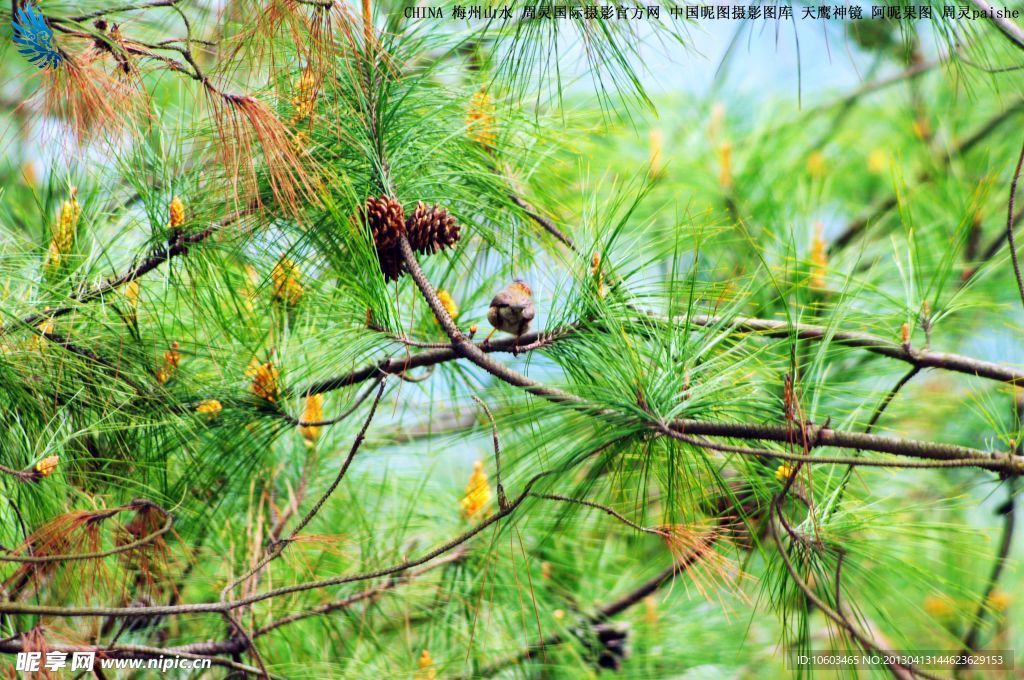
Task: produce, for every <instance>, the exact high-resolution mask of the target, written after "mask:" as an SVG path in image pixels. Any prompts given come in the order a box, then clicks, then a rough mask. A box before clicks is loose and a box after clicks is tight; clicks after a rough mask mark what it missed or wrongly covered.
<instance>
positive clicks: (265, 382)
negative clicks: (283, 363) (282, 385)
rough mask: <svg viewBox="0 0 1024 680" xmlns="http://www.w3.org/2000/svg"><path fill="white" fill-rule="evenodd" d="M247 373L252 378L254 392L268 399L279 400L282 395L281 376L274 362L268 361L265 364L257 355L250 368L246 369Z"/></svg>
mask: <svg viewBox="0 0 1024 680" xmlns="http://www.w3.org/2000/svg"><path fill="white" fill-rule="evenodd" d="M245 375H246V376H248V377H250V378H252V386H251V389H252V393H253V394H255V395H256V396H257V397H262V398H263V399H266V400H267V401H277V398H278V396H280V391H279V387H278V377H279V376H278V373H277V368H275V367H274V363H273V362H271V361H268V362H267V363H265V364H264V363H260V361H259V360H258V359H257V358H256V357H253V359H252V362H250V364H249V368H247V369H246V371H245Z"/></svg>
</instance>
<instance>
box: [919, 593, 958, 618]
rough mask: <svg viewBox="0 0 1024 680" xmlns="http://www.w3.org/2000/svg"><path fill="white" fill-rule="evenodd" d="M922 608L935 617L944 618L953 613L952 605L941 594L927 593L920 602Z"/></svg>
mask: <svg viewBox="0 0 1024 680" xmlns="http://www.w3.org/2000/svg"><path fill="white" fill-rule="evenodd" d="M921 604H922V606H923V607H924V610H925V611H926V612H927V613H928V614H930V615H931V616H933V617H935V618H945V617H947V616H949V615H950V614H952V613H953V605H951V604H950V602H949V598H947V597H944V596H941V595H928V596H927V597H925V598H924V601H923V602H922V603H921Z"/></svg>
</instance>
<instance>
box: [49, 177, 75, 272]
mask: <svg viewBox="0 0 1024 680" xmlns="http://www.w3.org/2000/svg"><path fill="white" fill-rule="evenodd" d="M77 193H78V192H77V190H76V189H75V188H74V187H71V196H70V197H69V198H68V200H66V201H64V205H62V206H61V209H60V217H59V218H58V220H57V223H56V224H55V225H54V226H53V235H52V236H51V238H50V250H49V253H48V256H47V260H46V262H47V264H48V265H49V266H51V267H59V266H60V263H61V262H63V260H64V258H65V257H66V256H67V254H68V253H70V252H71V246H72V244H74V242H75V230H76V229H77V227H78V218H79V217H80V216H81V214H82V206H80V205H79V204H78V198H77V197H76V194H77Z"/></svg>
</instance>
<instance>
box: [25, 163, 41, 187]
mask: <svg viewBox="0 0 1024 680" xmlns="http://www.w3.org/2000/svg"><path fill="white" fill-rule="evenodd" d="M21 179H22V181H23V182H25V186H29V187H34V186H36V185H37V184H39V175H38V174H37V173H36V166H35V165H33V164H32V163H25V164H24V165H22V166H21Z"/></svg>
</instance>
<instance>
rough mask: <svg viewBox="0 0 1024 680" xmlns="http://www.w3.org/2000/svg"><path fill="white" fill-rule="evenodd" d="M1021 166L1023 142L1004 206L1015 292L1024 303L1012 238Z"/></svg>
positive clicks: (1023, 286)
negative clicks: (1015, 200) (1014, 208)
mask: <svg viewBox="0 0 1024 680" xmlns="http://www.w3.org/2000/svg"><path fill="white" fill-rule="evenodd" d="M1021 166H1024V144H1022V145H1021V147H1020V157H1019V158H1018V159H1017V167H1016V168H1015V169H1014V171H1013V180H1012V181H1011V182H1010V198H1009V200H1008V201H1007V207H1006V240H1007V242H1008V243H1009V244H1010V261H1011V262H1012V263H1013V275H1014V276H1015V277H1017V292H1019V293H1020V301H1021V304H1024V278H1021V273H1020V262H1019V261H1018V260H1017V244H1016V243H1014V239H1013V202H1014V199H1015V198H1016V197H1017V181H1018V180H1019V179H1020V171H1021Z"/></svg>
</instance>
